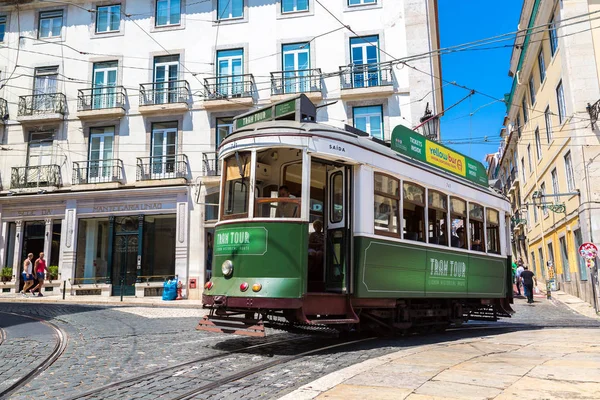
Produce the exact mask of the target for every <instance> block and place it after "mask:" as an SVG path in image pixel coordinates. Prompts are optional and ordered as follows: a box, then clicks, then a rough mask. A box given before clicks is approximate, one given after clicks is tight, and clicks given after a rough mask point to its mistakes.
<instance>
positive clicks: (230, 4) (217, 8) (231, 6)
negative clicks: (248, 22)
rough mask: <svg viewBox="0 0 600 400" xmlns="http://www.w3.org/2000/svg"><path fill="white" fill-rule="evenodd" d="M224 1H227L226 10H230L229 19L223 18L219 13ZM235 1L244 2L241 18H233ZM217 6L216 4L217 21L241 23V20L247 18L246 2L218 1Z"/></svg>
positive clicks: (242, 0)
mask: <svg viewBox="0 0 600 400" xmlns="http://www.w3.org/2000/svg"><path fill="white" fill-rule="evenodd" d="M222 1H227V4H226V5H225V7H226V8H228V9H229V14H228V15H229V16H228V17H222V16H221V15H220V13H219V9H220V7H219V5H220V4H221V2H222ZM234 1H241V2H242V15H240V16H236V17H234V16H233V2H234ZM216 2H217V4H216V12H217V16H216V17H217V18H216V21H239V20H243V19H244V18H245V16H246V10H245V8H246V0H216Z"/></svg>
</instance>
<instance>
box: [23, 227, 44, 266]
mask: <svg viewBox="0 0 600 400" xmlns="http://www.w3.org/2000/svg"><path fill="white" fill-rule="evenodd" d="M45 234H46V223H45V222H44V221H28V222H25V229H23V252H22V253H21V263H22V262H23V261H24V260H25V258H27V254H29V253H33V257H34V260H35V259H37V258H38V257H39V255H40V253H41V252H43V251H44V236H45Z"/></svg>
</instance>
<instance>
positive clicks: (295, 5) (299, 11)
mask: <svg viewBox="0 0 600 400" xmlns="http://www.w3.org/2000/svg"><path fill="white" fill-rule="evenodd" d="M291 1H292V2H293V3H294V7H293V8H296V10H292V11H285V10H284V7H283V5H284V2H285V0H281V7H280V8H279V10H280V12H281V15H289V14H296V13H305V12H310V10H311V7H310V0H306V10H297V8H298V1H299V0H291Z"/></svg>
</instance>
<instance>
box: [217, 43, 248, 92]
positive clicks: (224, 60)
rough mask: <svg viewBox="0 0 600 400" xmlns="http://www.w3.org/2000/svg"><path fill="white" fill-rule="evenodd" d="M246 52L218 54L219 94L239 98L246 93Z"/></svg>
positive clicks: (232, 51)
mask: <svg viewBox="0 0 600 400" xmlns="http://www.w3.org/2000/svg"><path fill="white" fill-rule="evenodd" d="M243 59H244V51H243V50H242V49H238V50H223V51H219V52H218V53H217V68H218V69H217V76H218V77H217V94H218V95H219V96H224V97H229V96H236V95H237V96H239V95H242V94H243V92H244V77H243V74H244V68H243Z"/></svg>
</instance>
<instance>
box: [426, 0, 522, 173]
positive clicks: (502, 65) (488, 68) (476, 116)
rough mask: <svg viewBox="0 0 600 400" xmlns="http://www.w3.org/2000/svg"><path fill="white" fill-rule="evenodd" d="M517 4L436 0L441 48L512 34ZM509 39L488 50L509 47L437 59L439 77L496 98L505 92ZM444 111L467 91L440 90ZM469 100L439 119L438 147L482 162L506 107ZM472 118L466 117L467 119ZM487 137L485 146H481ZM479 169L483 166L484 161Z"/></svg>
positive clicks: (513, 0)
mask: <svg viewBox="0 0 600 400" xmlns="http://www.w3.org/2000/svg"><path fill="white" fill-rule="evenodd" d="M522 4H523V0H502V1H490V0H461V1H452V0H438V7H439V25H440V41H441V47H442V48H444V47H449V46H454V45H457V44H462V43H467V42H472V41H474V40H479V39H484V38H488V37H492V36H496V35H499V34H503V33H507V32H513V31H515V30H517V24H518V22H519V16H520V13H521V7H522ZM512 44H513V40H512V39H511V40H508V41H504V42H500V43H495V44H493V45H490V46H482V47H484V48H485V47H494V46H499V45H502V46H504V45H509V46H511V47H503V48H496V49H490V50H476V51H464V52H457V53H453V54H447V55H444V56H442V78H443V79H444V80H446V81H450V82H456V83H457V84H460V85H463V86H466V87H469V88H471V89H475V90H477V91H480V92H483V93H486V94H488V95H490V96H493V97H494V98H495V99H502V98H503V96H504V94H505V93H509V92H510V88H511V84H512V78H510V77H509V76H508V70H509V67H510V56H511V53H512ZM443 91H444V108H448V107H450V106H451V105H453V104H454V103H456V102H458V101H459V100H461V99H462V98H463V97H465V96H466V95H468V94H469V91H468V90H465V89H462V88H458V87H455V86H453V85H446V86H445V87H444V89H443ZM493 101H494V100H493V99H492V98H490V97H485V96H482V95H478V94H476V95H473V96H471V97H470V98H469V99H467V100H465V101H464V102H462V103H460V104H459V105H458V106H456V107H455V108H453V109H451V110H449V111H448V112H446V113H445V115H444V116H443V117H442V118H441V120H440V121H441V122H440V124H441V125H440V134H441V140H442V143H444V144H445V145H447V146H448V147H450V148H452V149H455V150H456V151H458V152H460V153H463V154H465V155H468V156H470V157H472V158H474V159H476V160H478V161H481V162H484V160H485V155H486V154H489V153H495V152H496V151H498V147H499V135H500V129H502V121H503V119H504V116H505V115H506V105H505V104H504V103H502V102H496V103H493V104H491V105H489V106H486V107H484V108H481V109H479V108H480V107H482V106H485V105H487V104H489V103H491V102H493ZM472 113H473V115H470V114H472ZM484 136H487V137H489V138H490V141H491V143H482V142H483V140H481V139H480V138H482V137H484ZM465 138H477V139H476V140H477V142H478V143H473V144H468V143H452V140H453V139H465ZM484 165H487V164H485V162H484Z"/></svg>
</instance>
